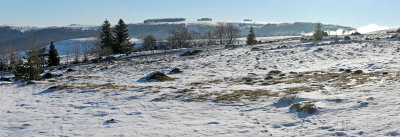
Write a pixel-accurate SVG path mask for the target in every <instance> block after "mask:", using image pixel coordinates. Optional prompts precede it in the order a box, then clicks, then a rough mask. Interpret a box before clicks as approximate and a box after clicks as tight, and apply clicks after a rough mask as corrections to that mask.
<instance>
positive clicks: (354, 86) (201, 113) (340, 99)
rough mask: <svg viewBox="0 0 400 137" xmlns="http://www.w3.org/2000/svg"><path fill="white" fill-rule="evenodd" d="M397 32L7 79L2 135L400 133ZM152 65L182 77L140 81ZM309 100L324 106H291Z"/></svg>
mask: <svg viewBox="0 0 400 137" xmlns="http://www.w3.org/2000/svg"><path fill="white" fill-rule="evenodd" d="M390 35H391V34H379V35H375V34H370V35H362V36H352V37H351V38H352V42H351V43H349V42H348V41H345V40H344V39H343V38H341V39H340V40H341V42H339V43H333V42H332V41H333V39H326V40H324V41H321V42H315V43H314V42H312V41H307V40H301V39H300V38H297V39H296V38H291V39H287V38H278V39H286V40H281V41H277V42H273V43H268V44H261V45H254V46H239V47H226V48H224V47H222V46H210V47H206V48H202V50H203V52H202V53H200V54H198V55H195V56H179V53H170V54H155V55H151V56H141V57H134V58H128V59H124V60H119V61H111V62H105V63H98V64H89V65H83V66H76V67H73V68H72V69H74V70H75V71H73V72H66V71H67V70H66V69H62V70H52V71H49V72H51V73H54V74H62V75H63V76H60V77H57V78H53V79H48V80H45V81H36V82H35V83H36V84H26V83H11V82H0V91H1V94H2V96H0V100H1V102H2V103H1V105H0V106H1V107H0V117H1V119H0V135H5V136H399V135H400V129H399V127H400V117H399V115H400V109H399V107H398V106H399V105H400V99H399V98H398V96H399V95H400V92H399V91H398V89H399V88H400V83H399V82H400V81H399V80H400V77H399V75H400V71H399V69H400V62H399V60H400V54H399V53H400V50H399V45H400V40H398V39H389V38H390ZM366 38H368V39H366ZM377 38H380V39H377ZM276 39H277V38H274V40H276ZM175 67H177V68H179V69H180V70H182V71H183V72H182V73H169V72H170V70H172V69H173V68H175ZM342 69H343V70H342ZM345 69H349V70H345ZM356 70H362V72H361V73H360V71H356ZM155 71H160V72H164V73H165V74H167V76H169V77H171V78H173V79H175V80H173V81H164V82H148V81H146V80H145V79H143V78H144V77H146V76H148V74H150V73H152V72H155ZM279 71H280V72H279ZM346 71H347V72H346ZM285 98H286V100H284V99H285ZM287 98H289V100H288V99H287ZM290 98H292V99H290ZM304 101H310V102H312V104H314V105H315V107H316V109H317V111H316V112H315V113H312V114H308V113H306V112H296V111H295V110H293V109H291V108H292V107H293V106H294V104H296V103H299V102H304Z"/></svg>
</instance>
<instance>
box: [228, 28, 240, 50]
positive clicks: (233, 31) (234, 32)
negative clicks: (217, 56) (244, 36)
mask: <svg viewBox="0 0 400 137" xmlns="http://www.w3.org/2000/svg"><path fill="white" fill-rule="evenodd" d="M225 28H226V38H227V40H226V43H227V44H228V45H232V44H234V43H235V42H236V39H237V38H238V37H239V36H240V30H239V29H238V28H236V27H235V26H234V25H233V24H227V25H226V27H225Z"/></svg>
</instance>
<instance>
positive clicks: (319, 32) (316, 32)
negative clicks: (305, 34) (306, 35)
mask: <svg viewBox="0 0 400 137" xmlns="http://www.w3.org/2000/svg"><path fill="white" fill-rule="evenodd" d="M321 27H322V25H321V23H317V24H316V25H315V30H314V35H313V37H314V41H319V40H322V38H323V37H324V32H323V31H322V30H321Z"/></svg>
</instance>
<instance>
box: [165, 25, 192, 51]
mask: <svg viewBox="0 0 400 137" xmlns="http://www.w3.org/2000/svg"><path fill="white" fill-rule="evenodd" d="M169 39H170V42H171V44H172V45H173V46H175V47H176V48H184V47H188V46H189V40H190V39H191V38H190V36H189V32H188V29H187V28H186V26H179V27H176V28H175V29H173V30H171V31H170V38H169Z"/></svg>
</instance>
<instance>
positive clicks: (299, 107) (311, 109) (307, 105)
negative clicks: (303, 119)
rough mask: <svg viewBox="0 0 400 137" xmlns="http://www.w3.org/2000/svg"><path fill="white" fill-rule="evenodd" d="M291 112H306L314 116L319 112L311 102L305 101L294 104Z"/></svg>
mask: <svg viewBox="0 0 400 137" xmlns="http://www.w3.org/2000/svg"><path fill="white" fill-rule="evenodd" d="M290 109H291V110H293V109H294V110H296V112H306V113H308V114H313V113H315V112H317V107H315V104H314V103H313V102H311V101H303V102H299V103H294V104H293V105H292V106H291V107H290Z"/></svg>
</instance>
